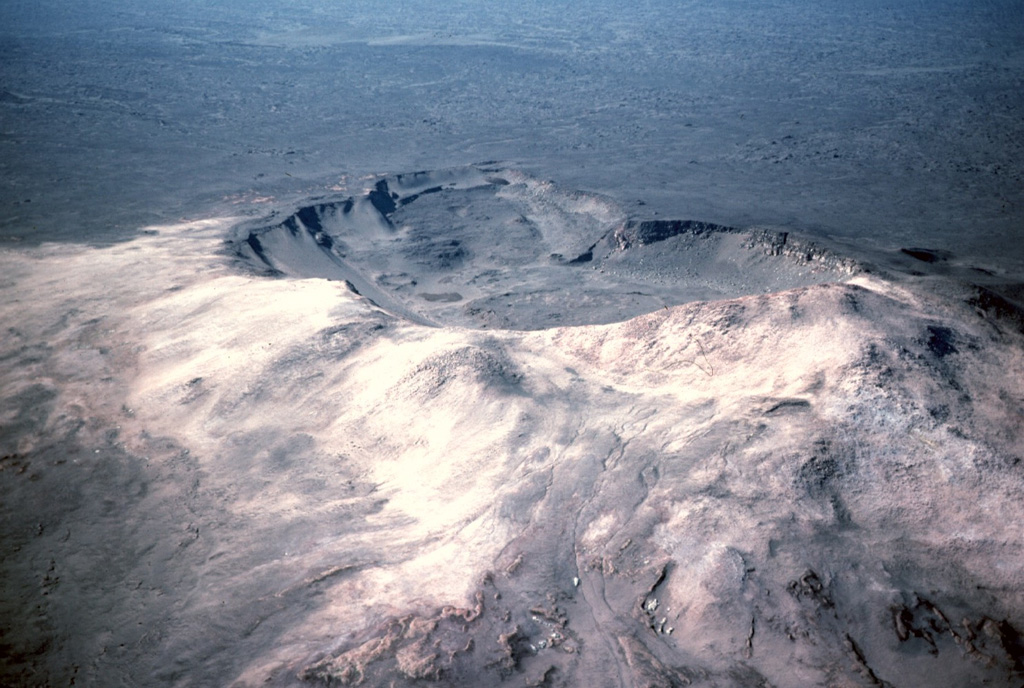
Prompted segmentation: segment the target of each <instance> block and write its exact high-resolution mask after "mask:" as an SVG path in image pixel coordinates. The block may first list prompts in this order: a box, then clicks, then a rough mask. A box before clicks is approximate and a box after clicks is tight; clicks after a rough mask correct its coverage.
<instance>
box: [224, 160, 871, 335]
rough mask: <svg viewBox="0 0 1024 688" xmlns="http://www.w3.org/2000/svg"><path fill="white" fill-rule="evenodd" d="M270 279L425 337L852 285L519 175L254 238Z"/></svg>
mask: <svg viewBox="0 0 1024 688" xmlns="http://www.w3.org/2000/svg"><path fill="white" fill-rule="evenodd" d="M235 249H236V253H237V254H238V255H239V256H240V257H242V258H243V259H245V260H246V261H247V262H248V263H249V264H250V265H251V266H254V267H256V268H257V269H259V270H261V271H263V272H265V273H267V274H276V275H288V276H292V277H302V278H305V277H322V278H328V279H338V280H344V281H346V282H347V283H348V284H349V286H350V287H351V288H352V290H353V291H355V292H357V293H359V294H361V295H362V296H364V297H366V298H367V299H369V300H370V301H372V302H373V303H375V304H376V305H377V306H378V307H380V308H382V309H384V310H386V311H388V312H390V313H392V314H394V315H396V316H399V317H402V318H406V319H408V320H411V321H413V322H418V323H420V324H424V325H453V326H459V327H470V328H499V329H514V330H536V329H544V328H547V327H554V326H564V325H590V324H604V323H610V322H618V321H622V320H627V319H629V318H632V317H635V316H637V315H641V314H643V313H648V312H651V311H654V310H657V309H659V308H663V307H666V306H673V305H678V304H680V303H687V302H691V301H706V300H717V299H723V298H733V297H737V296H743V295H746V294H757V293H765V292H773V291H779V290H784V289H790V288H794V287H800V286H808V285H811V284H820V283H823V282H833V281H838V280H842V279H844V278H846V277H848V276H849V275H850V274H851V273H853V272H854V271H856V266H855V264H854V263H853V261H851V260H848V259H844V258H841V257H839V256H837V255H835V254H833V253H831V252H829V251H826V250H824V249H822V248H820V247H818V246H815V245H814V244H811V243H809V242H806V241H801V240H795V239H793V238H792V237H791V236H789V235H788V234H787V233H785V232H777V231H771V230H764V229H749V230H741V229H737V228H733V227H726V226H722V225H715V224H711V223H707V222H697V221H692V220H674V221H667V220H639V219H631V218H628V217H627V216H626V215H625V213H624V212H623V211H622V210H621V209H620V208H619V207H618V206H616V205H615V204H614V203H613V202H611V201H610V200H608V199H606V198H602V197H600V196H596V195H593V194H585V193H581V192H566V191H562V190H560V189H558V188H557V187H556V186H555V185H554V184H553V183H551V182H546V181H540V180H537V179H534V178H532V177H529V176H527V175H525V174H523V173H521V172H518V171H516V170H510V169H505V168H501V167H489V166H483V165H481V166H471V167H464V168H457V169H453V170H442V171H434V172H419V173H415V174H407V175H395V176H390V177H385V178H382V179H379V180H377V181H376V182H375V183H374V184H373V185H372V186H370V187H368V188H366V189H365V190H364V192H363V193H362V194H361V195H359V196H350V197H345V198H340V199H330V200H326V199H325V200H318V201H317V202H314V203H311V204H310V205H307V206H305V207H303V208H301V209H299V210H298V211H296V212H295V213H293V214H291V215H289V216H288V217H285V218H284V219H283V220H280V219H279V218H275V219H271V220H267V221H263V222H261V223H258V224H256V225H247V226H243V227H242V228H240V230H239V235H238V238H237V240H236V242H235Z"/></svg>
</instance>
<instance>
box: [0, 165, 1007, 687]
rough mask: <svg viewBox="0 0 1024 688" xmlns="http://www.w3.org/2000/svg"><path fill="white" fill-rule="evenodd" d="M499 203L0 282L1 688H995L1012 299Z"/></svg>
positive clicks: (801, 250) (256, 227) (693, 227)
mask: <svg viewBox="0 0 1024 688" xmlns="http://www.w3.org/2000/svg"><path fill="white" fill-rule="evenodd" d="M907 248H908V250H907V251H904V252H899V253H893V254H889V255H884V256H883V255H881V254H877V253H876V254H873V255H868V254H866V253H865V254H864V255H858V256H853V255H852V254H850V253H848V252H843V251H841V250H839V249H837V248H836V247H835V246H825V245H823V244H821V243H818V242H815V241H811V240H808V239H806V238H802V237H795V236H793V235H792V234H789V233H786V232H784V231H781V230H779V229H778V228H772V227H756V226H755V227H742V228H736V227H725V226H720V225H715V224H711V223H707V222H702V221H699V220H682V219H681V220H665V219H657V220H655V219H653V218H650V217H644V216H642V215H638V214H636V213H635V212H633V211H626V210H624V209H623V208H622V207H621V206H620V205H618V204H617V203H616V202H614V201H612V200H611V199H609V198H605V197H603V196H599V195H596V194H587V193H582V192H577V191H572V190H568V189H563V188H561V187H560V186H559V185H558V184H557V183H554V182H550V181H543V180H540V179H537V178H535V177H533V176H530V175H528V174H525V173H523V172H521V171H519V170H517V169H516V168H515V167H513V166H506V165H501V164H487V165H475V166H468V167H459V168H453V169H447V170H440V171H434V172H425V173H418V174H409V175H389V176H378V177H372V178H365V179H362V180H359V181H358V182H357V183H353V184H352V185H351V186H350V187H349V188H346V189H339V190H338V191H337V192H336V193H335V194H334V195H331V196H325V197H320V198H314V199H310V200H309V201H307V202H304V203H300V204H296V205H295V206H294V207H292V208H290V209H285V210H281V211H278V212H276V213H271V214H268V215H266V216H264V217H261V218H260V219H258V220H256V219H253V218H252V217H251V216H247V217H246V218H237V217H235V218H221V219H209V220H205V221H197V222H188V223H181V224H167V225H161V226H152V227H150V228H148V229H147V231H146V232H144V233H142V234H141V235H140V236H139V237H137V238H136V239H134V240H131V241H127V242H123V243H119V244H115V245H112V246H107V247H87V246H81V245H70V244H45V243H44V244H42V245H40V246H37V247H28V248H22V249H17V250H15V249H8V250H5V251H4V252H3V253H0V275H3V278H2V283H0V294H2V296H3V298H2V300H0V319H2V321H3V323H4V335H3V338H2V339H0V359H2V360H3V361H4V364H3V366H2V367H0V390H2V395H3V399H4V402H3V405H2V406H0V409H2V414H3V415H2V417H0V422H2V424H3V428H4V432H3V434H2V436H0V441H2V444H0V457H2V458H0V494H2V497H3V498H2V500H0V523H2V532H3V536H2V537H3V543H4V558H3V564H2V566H0V575H2V578H0V585H2V588H3V590H4V595H3V596H2V598H0V619H4V621H3V622H2V627H0V628H2V635H0V651H2V653H3V656H4V661H3V662H2V663H0V683H3V684H5V685H69V684H74V685H105V686H117V685H125V686H129V685H132V686H134V685H172V686H191V685H196V686H199V685H203V686H207V685H222V686H263V685H270V686H294V687H298V686H337V685H361V686H414V685H427V684H438V685H449V686H492V685H494V686H496V685H510V686H594V687H603V686H608V687H612V686H652V687H653V686H685V685H693V686H721V687H726V686H735V687H741V686H742V687H754V686H780V687H781V686H900V687H902V686H943V685H949V686H952V685H957V686H968V685H991V686H1016V685H1020V683H1021V682H1022V681H1024V639H1022V637H1021V633H1024V596H1022V592H1024V580H1022V575H1024V574H1022V572H1024V549H1022V539H1024V535H1022V531H1021V528H1020V516H1021V503H1022V499H1024V462H1022V459H1024V427H1022V422H1021V418H1022V414H1024V318H1022V310H1021V307H1020V302H1019V296H1020V293H1019V291H1014V287H1013V286H1012V285H1008V284H1006V283H1003V282H1000V281H999V280H998V279H996V278H995V277H994V276H992V275H987V274H985V273H983V272H981V271H977V270H972V269H971V268H970V266H967V265H963V264H961V263H959V262H958V261H957V259H956V257H955V256H950V255H947V254H945V253H943V252H941V251H934V250H929V249H924V248H918V247H907Z"/></svg>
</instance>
